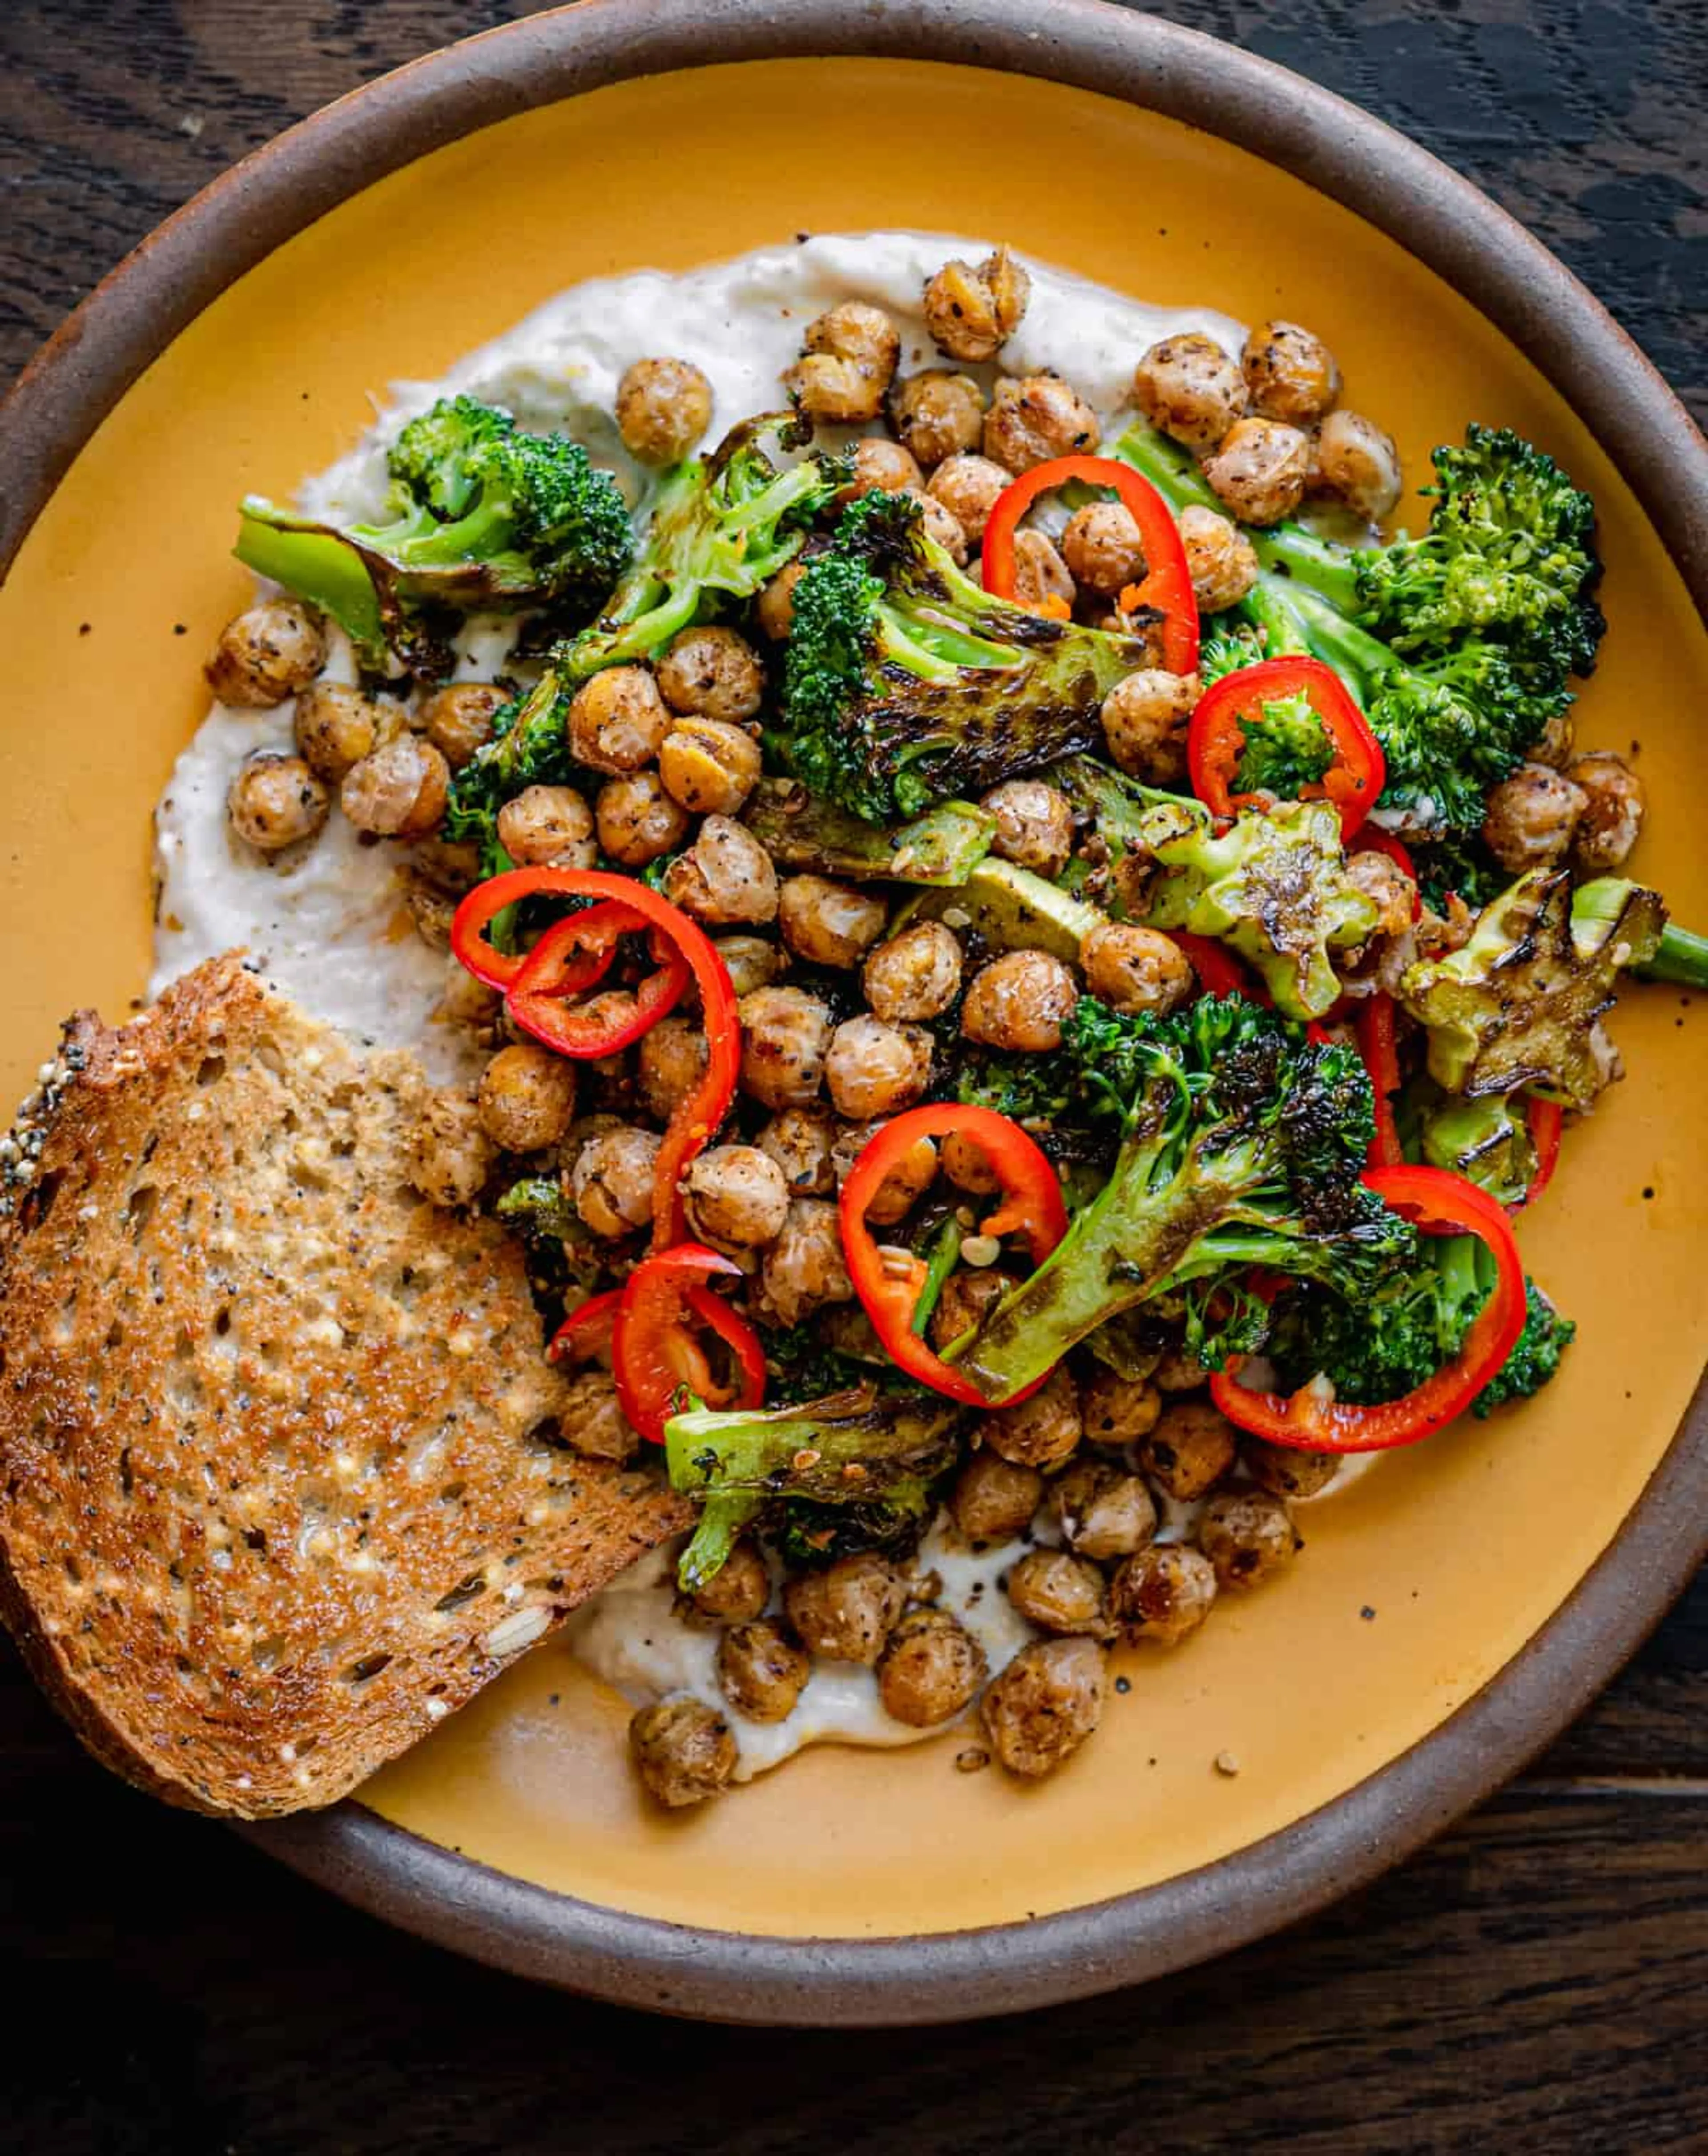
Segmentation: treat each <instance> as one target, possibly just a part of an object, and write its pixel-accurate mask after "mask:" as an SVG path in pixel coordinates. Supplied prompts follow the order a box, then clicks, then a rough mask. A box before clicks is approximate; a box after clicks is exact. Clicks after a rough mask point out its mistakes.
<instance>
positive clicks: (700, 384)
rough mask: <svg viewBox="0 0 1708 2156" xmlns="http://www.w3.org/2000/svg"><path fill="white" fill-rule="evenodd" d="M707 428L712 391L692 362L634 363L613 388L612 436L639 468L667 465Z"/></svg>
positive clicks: (678, 458) (674, 462) (673, 462)
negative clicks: (614, 428) (618, 438)
mask: <svg viewBox="0 0 1708 2156" xmlns="http://www.w3.org/2000/svg"><path fill="white" fill-rule="evenodd" d="M711 423H712V385H711V383H710V382H708V381H707V379H706V377H705V376H704V375H703V374H702V372H700V370H699V368H698V367H696V366H695V365H694V363H693V362H692V360H687V359H637V360H636V361H635V363H634V365H633V366H632V367H629V368H628V369H627V370H626V371H625V373H624V376H623V378H622V380H621V381H620V382H619V383H618V384H617V432H618V433H619V434H620V435H621V436H622V438H623V447H624V448H625V449H626V450H627V451H628V452H629V454H630V456H631V457H636V458H638V459H640V462H641V463H642V464H643V465H673V464H678V463H680V462H681V460H682V458H684V457H685V456H687V454H688V452H689V450H690V449H692V448H693V446H694V444H695V443H696V442H697V441H698V440H699V439H700V437H701V436H702V434H704V433H705V431H706V429H707V428H708V427H709V426H710V425H711Z"/></svg>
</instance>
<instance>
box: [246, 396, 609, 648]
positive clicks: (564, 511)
mask: <svg viewBox="0 0 1708 2156" xmlns="http://www.w3.org/2000/svg"><path fill="white" fill-rule="evenodd" d="M386 463H387V468H388V471H389V472H390V475H391V491H390V494H389V495H388V500H387V505H386V515H385V517H384V519H383V521H381V522H379V523H377V524H348V525H334V524H327V523H325V522H323V521H321V520H320V519H318V518H316V517H312V516H304V515H302V514H301V513H300V512H299V511H296V510H291V509H285V508H281V507H280V506H279V505H278V504H277V503H275V502H271V501H267V500H264V499H263V498H262V497H260V495H250V496H249V497H248V499H247V500H245V501H244V505H243V521H242V524H241V526H239V532H238V540H237V549H236V551H237V555H238V558H239V560H240V561H243V562H247V563H248V564H249V566H250V567H251V568H252V569H255V570H257V571H259V572H260V574H261V575H262V576H265V577H273V578H274V579H275V581H276V582H277V583H281V584H283V585H284V586H285V587H286V589H287V590H289V591H292V592H295V593H296V594H297V596H298V597H299V598H305V599H308V600H310V601H311V602H312V603H314V604H316V605H317V606H320V607H323V608H325V609H326V611H327V613H330V614H331V615H332V618H333V619H334V620H336V621H337V622H338V623H339V624H340V625H341V626H342V628H343V629H345V630H347V633H348V634H349V635H350V637H351V639H352V641H353V643H354V644H356V646H357V649H358V653H359V654H360V655H361V657H362V659H363V662H364V664H366V665H370V666H374V667H379V666H382V665H384V663H385V660H386V656H387V653H388V650H389V651H391V652H393V653H395V654H397V655H398V656H399V657H400V658H402V659H403V660H404V661H405V662H406V663H407V664H410V665H414V666H416V667H417V668H418V669H419V670H425V671H427V672H430V673H433V672H436V671H438V670H440V668H441V667H442V664H443V652H442V649H441V647H440V645H439V644H438V642H437V640H436V639H435V638H434V637H433V636H432V634H430V630H429V629H427V627H426V626H425V624H424V623H423V622H422V620H421V619H420V615H421V611H422V609H423V608H435V607H439V608H457V609H460V610H461V611H465V612H466V611H471V610H474V609H478V608H491V609H497V610H514V609H517V608H523V607H532V606H543V605H546V604H548V603H557V602H563V601H571V600H577V599H579V601H580V602H581V603H584V604H585V605H587V606H589V607H591V606H592V605H594V604H595V603H597V602H598V601H599V599H600V598H603V597H604V594H605V593H607V592H608V591H610V588H611V586H612V585H613V584H614V583H615V582H616V580H617V578H618V577H620V576H621V574H622V573H623V571H624V569H625V567H626V566H627V564H628V561H629V557H630V552H631V551H632V547H633V543H634V542H633V535H632V533H631V531H630V526H629V512H628V510H627V508H626V507H625V504H624V501H623V497H622V495H620V493H619V492H618V490H617V486H616V483H615V480H613V479H612V478H611V477H610V474H609V473H607V472H602V471H599V470H595V469H594V466H593V465H591V464H589V461H588V457H587V452H586V450H585V449H583V448H582V446H581V444H579V442H574V441H571V439H569V437H568V435H567V434H527V433H524V432H523V431H522V429H521V428H519V427H518V426H517V423H516V422H515V421H514V420H513V419H512V418H511V416H510V414H509V413H507V412H503V411H500V410H499V409H498V408H496V406H494V405H491V404H483V403H481V402H480V400H479V399H478V398H473V397H452V398H441V399H440V402H439V403H436V404H435V405H434V406H433V408H431V410H430V411H428V412H424V413H422V414H421V416H420V417H419V418H415V419H411V420H410V421H409V423H408V424H407V425H406V426H405V427H404V429H402V431H401V432H400V433H399V435H398V437H397V439H396V440H395V441H394V443H393V444H392V445H391V447H390V449H388V452H387V455H386Z"/></svg>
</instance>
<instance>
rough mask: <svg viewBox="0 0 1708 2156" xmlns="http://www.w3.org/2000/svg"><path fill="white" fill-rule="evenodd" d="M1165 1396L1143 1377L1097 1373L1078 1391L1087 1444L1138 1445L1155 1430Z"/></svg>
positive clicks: (1110, 1372)
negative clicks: (1141, 1439)
mask: <svg viewBox="0 0 1708 2156" xmlns="http://www.w3.org/2000/svg"><path fill="white" fill-rule="evenodd" d="M1161 1413H1162V1395H1161V1394H1160V1393H1159V1392H1158V1391H1157V1389H1156V1388H1155V1385H1153V1384H1152V1383H1150V1381H1149V1380H1148V1379H1147V1378H1124V1377H1122V1376H1120V1375H1119V1373H1118V1372H1116V1371H1114V1370H1098V1371H1097V1372H1095V1373H1093V1375H1092V1376H1091V1377H1089V1378H1087V1379H1086V1381H1085V1383H1083V1385H1082V1386H1081V1387H1080V1388H1079V1415H1080V1419H1081V1421H1082V1422H1083V1424H1084V1425H1085V1441H1086V1443H1087V1444H1088V1445H1105V1446H1108V1447H1109V1448H1110V1449H1111V1450H1113V1449H1114V1448H1115V1447H1118V1446H1120V1447H1124V1446H1126V1445H1136V1444H1137V1443H1138V1442H1139V1440H1140V1438H1143V1437H1148V1436H1149V1435H1150V1433H1151V1431H1152V1430H1155V1427H1156V1419H1157V1417H1158V1416H1159V1415H1160V1414H1161Z"/></svg>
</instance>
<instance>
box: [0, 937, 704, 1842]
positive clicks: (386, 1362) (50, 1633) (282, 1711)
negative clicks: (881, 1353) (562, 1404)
mask: <svg viewBox="0 0 1708 2156" xmlns="http://www.w3.org/2000/svg"><path fill="white" fill-rule="evenodd" d="M424 1094H425V1086H424V1080H423V1078H422V1076H421V1075H420V1072H419V1067H418V1066H417V1065H416V1064H415V1062H414V1059H413V1058H411V1057H409V1056H408V1055H399V1054H395V1053H388V1054H383V1055H374V1056H373V1057H371V1058H370V1059H369V1060H367V1061H366V1062H365V1063H364V1062H363V1061H362V1060H359V1059H358V1056H357V1055H356V1054H355V1053H354V1051H353V1050H352V1049H351V1047H350V1046H349V1045H348V1044H347V1042H346V1041H345V1039H343V1038H342V1035H340V1034H337V1033H336V1032H334V1031H332V1029H330V1028H328V1027H326V1026H324V1025H322V1024H319V1023H318V1022H317V1021H316V1020H314V1019H310V1018H308V1017H307V1016H306V1015H305V1014H303V1013H302V1012H301V1011H300V1010H298V1009H296V1007H295V1006H294V1005H292V1004H290V1003H288V1002H286V1000H285V999H284V998H282V997H281V996H280V995H278V994H276V993H274V992H273V991H271V990H270V989H269V988H266V987H265V986H264V985H263V983H261V982H260V980H258V979H257V978H255V975H254V974H253V973H250V972H249V971H247V970H246V969H245V968H244V966H243V965H242V963H241V962H239V960H238V959H237V958H236V957H226V958H221V959H216V960H213V961H211V962H209V963H208V964H207V965H205V966H203V967H200V968H198V969H197V971H196V972H194V973H191V974H189V975H188V976H187V977H186V978H184V979H183V980H182V981H180V982H179V983H177V985H176V986H175V987H174V988H172V989H171V990H170V991H169V992H168V993H167V994H166V995H165V996H164V997H162V999H161V1001H160V1002H159V1003H158V1004H157V1005H156V1006H155V1007H154V1008H153V1009H151V1010H149V1011H148V1012H147V1013H146V1014H144V1015H143V1016H142V1017H141V1018H140V1019H137V1020H136V1022H135V1023H134V1024H130V1025H127V1026H125V1027H122V1028H121V1029H118V1030H116V1031H114V1030H108V1029H105V1028H104V1027H102V1026H101V1025H100V1023H99V1021H98V1020H97V1019H95V1018H94V1017H93V1016H92V1015H90V1014H83V1015H80V1016H79V1017H77V1018H75V1019H72V1020H71V1021H70V1022H69V1024H68V1025H67V1028H66V1031H65V1039H64V1047H63V1049H62V1050H61V1053H60V1056H59V1060H58V1062H57V1063H56V1064H55V1065H54V1066H53V1070H52V1072H51V1074H46V1073H44V1082H43V1085H42V1086H41V1087H40V1089H39V1091H38V1093H37V1094H36V1095H35V1096H33V1101H32V1102H31V1103H29V1104H28V1105H27V1107H26V1111H25V1114H24V1116H23V1118H22V1119H21V1120H20V1122H19V1124H18V1128H17V1129H16V1131H15V1132H13V1137H12V1138H11V1139H10V1140H8V1141H6V1142H4V1143H3V1144H0V1156H3V1158H0V1208H3V1214H4V1217H3V1218H0V1611H3V1614H4V1615H5V1618H6V1620H7V1622H8V1624H9V1625H10V1626H11V1628H12V1630H13V1633H14V1634H15V1635H16V1636H17V1638H18V1643H19V1645H20V1646H21V1647H22V1649H23V1652H24V1654H25V1655H26V1657H27V1658H28V1661H29V1662H30V1664H31V1666H32V1667H33V1670H34V1671H35V1674H36V1676H38V1678H39V1680H40V1681H41V1682H42V1683H43V1685H44V1686H46V1688H47V1690H48V1691H49V1694H50V1695H51V1697H53V1698H54V1701H55V1702H57V1704H58V1705H59V1707H60V1708H61V1709H62V1710H63V1711H64V1713H65V1714H66V1715H67V1717H69V1719H70V1721H71V1722H72V1723H73V1725H74V1726H75V1728H76V1729H77V1731H78V1732H79V1733H80V1735H81V1737H82V1738H84V1740H85V1743H87V1744H88V1745H89V1747H90V1749H91V1750H92V1751H94V1752H95V1753H96V1754H97V1755H98V1756H99V1757H100V1758H102V1759H103V1760H105V1762H106V1763H108V1764H109V1765H110V1766H111V1767H114V1768H116V1769H117V1770H118V1771H119V1772H120V1773H121V1774H124V1775H126V1776H127V1777H128V1778H129V1779H131V1780H132V1781H134V1782H137V1783H139V1784H141V1785H142V1786H143V1787H145V1788H147V1789H152V1790H153V1791H154V1792H155V1793H156V1794H158V1795H161V1796H162V1797H166V1798H168V1799H171V1800H172V1802H174V1803H177V1804H186V1805H188V1806H191V1807H192V1808H193V1809H198V1810H201V1811H208V1812H224V1813H234V1814H237V1815H241V1816H242V1817H244V1818H250V1819H255V1818H263V1817H267V1816H270V1815H274V1814H276V1813H280V1812H287V1811H291V1810H295V1809H298V1808H299V1807H301V1806H304V1805H310V1804H330V1803H331V1802H332V1800H333V1799H335V1798H337V1797H340V1796H342V1795H343V1794H344V1793H345V1792H346V1791H347V1790H348V1789H352V1788H353V1787H354V1786H355V1784H357V1783H358V1782H360V1781H361V1780H362V1779H363V1777H364V1776H366V1775H368V1774H372V1773H373V1770H374V1769H375V1768H377V1767H378V1766H380V1765H381V1764H382V1763H383V1762H384V1761H385V1760H387V1759H389V1758H392V1757H393V1756H394V1754H396V1753H399V1752H401V1751H402V1750H403V1749H404V1748H405V1747H406V1746H407V1745H409V1744H411V1743H414V1741H415V1740H416V1739H417V1738H419V1737H421V1736H422V1735H424V1733H425V1732H427V1731H428V1730H430V1729H431V1728H432V1727H434V1725H435V1722H438V1721H440V1719H442V1718H443V1717H444V1716H445V1715H446V1714H447V1713H449V1712H450V1710H451V1709H452V1708H454V1707H460V1706H461V1705H462V1703H463V1702H465V1701H466V1699H468V1698H469V1697H471V1695H472V1694H473V1693H474V1692H475V1691H477V1690H478V1689H479V1688H480V1686H481V1685H483V1684H485V1683H486V1681H487V1680H488V1679H489V1678H490V1677H491V1676H495V1675H496V1673H497V1672H498V1671H500V1670H501V1669H502V1668H503V1666H505V1664H506V1663H507V1661H510V1660H511V1659H512V1658H513V1657H514V1656H515V1655H518V1654H520V1653H521V1652H522V1650H523V1649H524V1648H526V1647H527V1646H529V1645H532V1644H533V1642H534V1641H536V1640H538V1639H540V1638H541V1637H543V1635H545V1634H546V1633H547V1632H548V1631H550V1630H551V1629H552V1628H553V1626H554V1625H556V1624H557V1623H558V1621H559V1620H561V1619H562V1618H563V1617H564V1616H565V1615H566V1614H568V1612H569V1611H570V1610H571V1609H574V1607H575V1606H576V1604H578V1603H579V1602H581V1601H583V1600H584V1599H585V1598H586V1597H587V1596H588V1595H589V1594H591V1593H593V1592H594V1589H597V1588H599V1587H600V1586H602V1585H603V1584H604V1582H605V1581H607V1580H608V1579H610V1578H611V1577H612V1576H613V1575H614V1574H615V1573H618V1572H620V1570H621V1569H622V1568H623V1567H624V1566H625V1565H626V1564H628V1563H630V1561H631V1560H632V1559H633V1558H636V1557H638V1556H639V1555H640V1553H642V1552H643V1551H644V1550H646V1549H648V1548H651V1546H652V1545H653V1544H655V1543H657V1542H658V1541H660V1540H661V1538H662V1537H664V1536H666V1535H667V1534H669V1533H671V1532H673V1531H674V1530H675V1529H677V1528H678V1527H681V1526H682V1525H683V1524H685V1512H684V1508H683V1506H682V1501H681V1500H680V1499H678V1498H677V1497H676V1496H674V1495H673V1494H672V1493H671V1491H670V1490H669V1489H668V1488H667V1487H666V1486H664V1485H663V1484H662V1483H661V1481H659V1480H658V1479H657V1478H656V1476H653V1475H652V1474H651V1473H648V1472H645V1471H624V1470H621V1469H618V1468H614V1467H611V1466H608V1465H605V1464H604V1463H602V1462H599V1461H596V1460H584V1459H581V1458H579V1457H578V1456H577V1455H576V1454H575V1453H574V1452H573V1451H572V1450H569V1449H568V1446H567V1445H566V1444H565V1443H564V1442H563V1439H562V1437H561V1436H560V1435H559V1434H558V1430H557V1428H556V1425H555V1424H554V1423H553V1411H554V1408H555V1407H556V1405H557V1404H558V1402H559V1400H560V1399H561V1396H562V1387H561V1381H560V1380H559V1378H558V1375H557V1373H556V1372H555V1371H554V1370H553V1369H552V1368H551V1367H550V1366H549V1365H548V1363H547V1362H546V1361H545V1359H544V1356H543V1338H542V1330H541V1325H540V1321H539V1318H538V1315H537V1314H536V1312H535V1309H534V1306H533V1302H532V1298H531V1296H530V1295H529V1291H528V1284H527V1272H526V1268H525V1265H524V1262H523V1260H522V1255H521V1254H520V1252H519V1251H518V1250H517V1249H516V1247H515V1246H514V1245H512V1243H511V1241H510V1240H508V1239H507V1237H506V1236H505V1235H503V1233H502V1231H501V1230H500V1229H498V1228H497V1227H496V1225H495V1224H493V1223H491V1222H490V1221H488V1220H484V1219H466V1218H463V1217H460V1216H458V1215H455V1214H449V1213H445V1212H442V1211H440V1210H438V1209H435V1207H433V1206H431V1205H430V1204H426V1203H425V1202H424V1200H423V1199H420V1198H419V1197H418V1196H416V1195H415V1194H414V1192H413V1191H412V1190H411V1189H410V1188H409V1185H408V1183H407V1182H406V1179H405V1165H406V1162H407V1158H408V1154H409V1144H410V1139H411V1133H412V1130H413V1127H414V1121H415V1118H416V1116H418V1114H419V1110H420V1106H421V1102H422V1101H423V1099H424Z"/></svg>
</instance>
